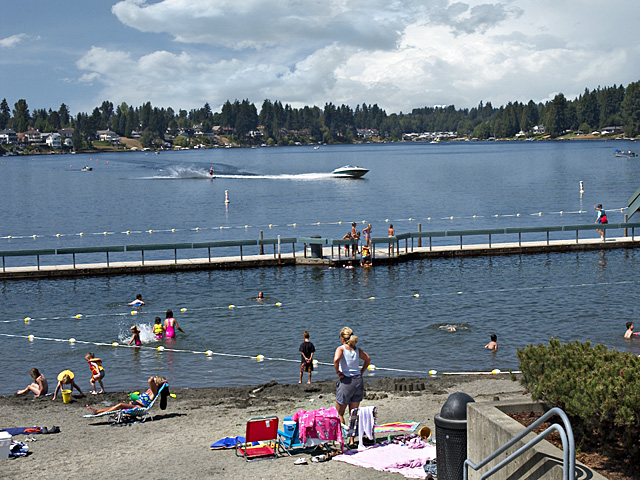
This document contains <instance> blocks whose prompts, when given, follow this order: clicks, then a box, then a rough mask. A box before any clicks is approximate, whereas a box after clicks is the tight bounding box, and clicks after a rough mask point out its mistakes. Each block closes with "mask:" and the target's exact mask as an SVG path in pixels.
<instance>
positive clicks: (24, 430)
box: [0, 427, 42, 436]
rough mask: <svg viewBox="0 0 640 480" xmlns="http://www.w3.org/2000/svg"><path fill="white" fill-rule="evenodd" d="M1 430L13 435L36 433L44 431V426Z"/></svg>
mask: <svg viewBox="0 0 640 480" xmlns="http://www.w3.org/2000/svg"><path fill="white" fill-rule="evenodd" d="M27 430H28V431H27ZM0 432H8V433H9V434H10V435H11V436H13V435H35V434H36V433H42V428H40V427H15V428H4V429H2V430H0Z"/></svg>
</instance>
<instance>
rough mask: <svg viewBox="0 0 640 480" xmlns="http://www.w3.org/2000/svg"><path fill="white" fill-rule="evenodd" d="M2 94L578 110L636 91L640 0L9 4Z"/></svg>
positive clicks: (78, 104) (196, 102)
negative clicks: (598, 97) (626, 89)
mask: <svg viewBox="0 0 640 480" xmlns="http://www.w3.org/2000/svg"><path fill="white" fill-rule="evenodd" d="M0 8H1V10H0V11H1V12H2V13H1V14H0V99H1V98H6V99H7V101H8V102H9V105H10V106H11V107H12V108H13V105H14V104H15V102H17V101H18V100H19V99H21V98H24V99H26V100H27V103H28V105H29V107H30V109H33V108H53V109H56V110H57V109H58V108H59V106H60V104H62V103H65V104H66V105H67V106H68V107H69V109H70V111H71V113H72V114H77V113H78V112H87V113H90V112H91V111H92V110H93V109H94V108H95V107H96V106H99V105H100V104H101V103H102V102H103V101H104V100H109V101H111V102H113V103H114V105H119V104H120V103H122V102H126V103H127V104H128V105H132V106H134V107H136V106H140V105H142V104H143V103H145V102H148V101H150V102H151V104H152V105H153V106H157V107H171V108H173V109H174V110H176V111H177V110H178V109H186V110H190V109H192V108H200V107H202V106H203V105H204V104H205V103H209V104H210V106H211V108H212V109H213V110H214V111H219V109H220V106H221V105H222V104H223V103H224V102H225V101H226V100H231V101H232V102H233V101H234V100H235V99H238V100H243V99H248V100H249V101H250V102H253V103H255V104H256V106H257V107H258V110H259V109H260V105H261V104H262V102H263V100H265V99H270V100H271V101H276V100H279V101H280V102H282V103H283V104H286V103H288V104H290V105H292V106H293V107H302V106H305V105H317V106H319V107H323V106H324V105H325V104H326V103H328V102H332V103H334V104H337V105H341V104H346V105H350V106H351V107H353V108H355V106H356V105H357V104H362V103H366V104H368V105H373V104H378V106H380V107H381V108H383V109H385V110H386V111H387V113H399V112H405V113H406V112H410V111H411V110H412V109H413V108H420V107H424V106H435V105H455V107H456V108H471V107H474V106H477V105H478V104H479V102H480V101H482V102H484V103H486V102H491V103H492V104H493V106H494V107H498V106H501V105H506V104H507V103H508V102H514V101H520V102H528V101H529V100H534V101H535V102H545V101H547V100H551V99H553V97H554V96H555V95H556V94H558V93H563V94H564V95H565V97H567V98H568V99H573V98H576V97H577V96H579V95H580V94H581V93H583V92H584V90H585V88H588V89H589V90H593V89H596V88H598V87H609V86H613V85H614V84H615V85H624V86H626V85H628V84H629V83H631V82H635V81H639V80H640V42H639V41H638V20H639V19H640V1H638V0H617V1H615V2H603V1H601V0H598V1H594V0H553V1H551V0H536V1H531V0H502V1H499V0H478V1H476V0H466V1H464V0H463V1H447V0H402V1H399V0H366V1H364V0H324V1H316V0H120V1H111V0H99V1H87V0H65V1H64V2H55V1H51V0H22V1H21V2H18V3H16V2H13V1H9V0H0Z"/></svg>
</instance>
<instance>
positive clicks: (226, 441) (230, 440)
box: [209, 437, 258, 450]
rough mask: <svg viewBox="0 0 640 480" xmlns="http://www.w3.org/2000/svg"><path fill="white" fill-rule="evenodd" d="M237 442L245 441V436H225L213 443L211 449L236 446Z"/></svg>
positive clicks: (254, 443) (255, 443) (256, 443)
mask: <svg viewBox="0 0 640 480" xmlns="http://www.w3.org/2000/svg"><path fill="white" fill-rule="evenodd" d="M237 443H244V437H224V438H221V439H220V440H218V441H217V442H215V443H212V444H211V446H210V447H209V448H210V449H211V450H224V449H227V448H236V444H237ZM251 445H258V442H253V443H252V444H251Z"/></svg>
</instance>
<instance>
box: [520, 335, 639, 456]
mask: <svg viewBox="0 0 640 480" xmlns="http://www.w3.org/2000/svg"><path fill="white" fill-rule="evenodd" d="M517 355H518V359H519V360H520V369H521V370H522V377H521V380H520V382H521V383H522V385H523V386H524V387H525V388H526V389H527V390H528V391H529V392H530V393H531V397H532V398H533V399H534V400H541V401H544V402H546V403H549V404H550V405H553V406H557V407H560V408H562V409H563V410H564V411H565V412H566V413H567V415H568V416H569V417H570V418H571V424H572V427H573V428H574V430H575V431H576V435H581V436H583V440H584V439H588V438H594V439H598V440H600V441H601V442H602V444H603V445H608V444H611V442H613V441H617V440H619V441H621V442H622V443H623V445H624V446H625V448H626V449H627V451H628V453H629V455H630V456H631V457H633V458H635V459H638V460H640V358H639V357H637V356H635V355H632V354H630V353H626V352H618V351H616V350H615V349H614V350H609V349H608V348H607V347H606V346H604V345H596V346H595V347H592V346H591V343H590V342H586V343H580V342H578V341H576V342H573V343H567V344H564V345H563V344H561V343H560V341H559V340H556V339H553V338H552V339H551V340H550V341H549V345H548V346H547V345H544V344H540V345H537V346H534V345H529V346H527V347H524V348H522V349H520V350H518V352H517Z"/></svg>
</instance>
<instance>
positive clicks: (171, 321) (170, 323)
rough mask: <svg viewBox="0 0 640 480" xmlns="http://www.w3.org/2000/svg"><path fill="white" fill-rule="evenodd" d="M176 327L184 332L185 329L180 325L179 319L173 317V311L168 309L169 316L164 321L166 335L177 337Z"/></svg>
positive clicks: (167, 336)
mask: <svg viewBox="0 0 640 480" xmlns="http://www.w3.org/2000/svg"><path fill="white" fill-rule="evenodd" d="M176 329H177V330H180V331H181V332H182V333H184V330H182V329H181V328H180V325H178V321H177V320H176V319H175V318H173V311H172V310H167V317H166V318H165V321H164V336H165V337H166V338H176Z"/></svg>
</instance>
